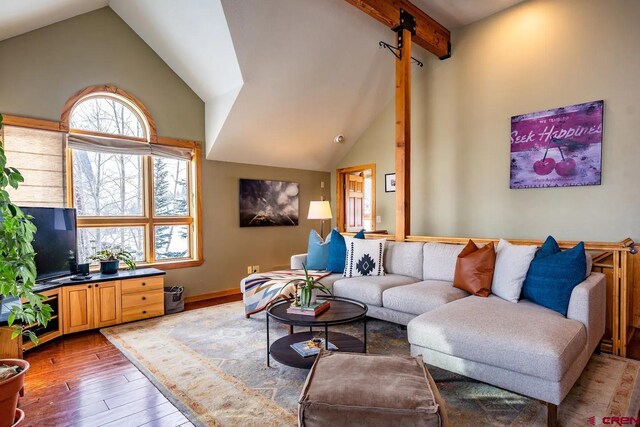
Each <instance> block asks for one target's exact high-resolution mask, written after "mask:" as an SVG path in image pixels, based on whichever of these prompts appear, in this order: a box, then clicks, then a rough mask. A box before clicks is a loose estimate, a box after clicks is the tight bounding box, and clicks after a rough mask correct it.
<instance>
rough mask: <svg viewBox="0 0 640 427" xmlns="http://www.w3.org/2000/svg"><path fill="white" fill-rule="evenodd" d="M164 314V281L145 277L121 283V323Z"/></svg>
mask: <svg viewBox="0 0 640 427" xmlns="http://www.w3.org/2000/svg"><path fill="white" fill-rule="evenodd" d="M163 314H164V279H163V278H162V277H146V278H141V279H136V280H127V281H126V282H122V321H123V322H133V321H135V320H141V319H147V318H149V317H156V316H161V315H163Z"/></svg>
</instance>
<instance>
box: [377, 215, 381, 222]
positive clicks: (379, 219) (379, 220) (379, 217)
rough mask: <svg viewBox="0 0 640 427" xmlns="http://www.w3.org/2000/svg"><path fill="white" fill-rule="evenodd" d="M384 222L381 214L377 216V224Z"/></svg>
mask: <svg viewBox="0 0 640 427" xmlns="http://www.w3.org/2000/svg"><path fill="white" fill-rule="evenodd" d="M381 222H382V217H381V216H380V215H377V216H376V224H380V223H381Z"/></svg>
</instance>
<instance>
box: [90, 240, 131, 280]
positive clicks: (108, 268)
mask: <svg viewBox="0 0 640 427" xmlns="http://www.w3.org/2000/svg"><path fill="white" fill-rule="evenodd" d="M89 259H90V260H92V261H99V262H100V273H102V274H116V273H117V272H118V266H119V265H120V261H122V262H124V263H125V265H126V266H127V270H135V269H136V261H135V259H134V258H133V255H132V254H131V252H129V251H127V250H124V249H122V248H120V247H113V248H106V249H102V250H100V251H98V252H96V253H95V254H93V255H91V256H90V257H89Z"/></svg>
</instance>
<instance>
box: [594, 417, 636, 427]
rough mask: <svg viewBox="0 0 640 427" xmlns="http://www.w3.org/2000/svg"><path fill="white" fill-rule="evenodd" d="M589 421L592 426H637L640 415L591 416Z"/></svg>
mask: <svg viewBox="0 0 640 427" xmlns="http://www.w3.org/2000/svg"><path fill="white" fill-rule="evenodd" d="M587 422H588V423H589V424H590V425H592V426H600V425H605V426H637V425H640V417H589V418H587Z"/></svg>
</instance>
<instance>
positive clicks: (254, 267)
mask: <svg viewBox="0 0 640 427" xmlns="http://www.w3.org/2000/svg"><path fill="white" fill-rule="evenodd" d="M252 273H260V266H259V265H254V266H253V271H252Z"/></svg>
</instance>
